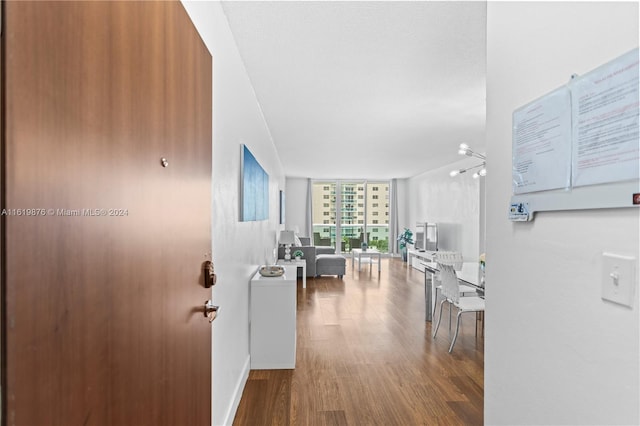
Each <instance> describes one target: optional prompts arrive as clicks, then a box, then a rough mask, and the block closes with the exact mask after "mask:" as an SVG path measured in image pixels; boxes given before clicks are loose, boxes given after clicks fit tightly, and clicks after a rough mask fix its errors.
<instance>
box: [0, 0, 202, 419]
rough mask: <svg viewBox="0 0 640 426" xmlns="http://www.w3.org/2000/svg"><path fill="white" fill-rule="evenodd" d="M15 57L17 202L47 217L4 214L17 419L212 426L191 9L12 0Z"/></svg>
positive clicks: (8, 188)
mask: <svg viewBox="0 0 640 426" xmlns="http://www.w3.org/2000/svg"><path fill="white" fill-rule="evenodd" d="M3 53H4V68H3V78H4V95H5V99H4V102H5V110H4V116H3V123H4V129H3V137H4V140H3V149H4V164H3V168H4V176H3V181H4V187H3V191H4V199H5V202H4V206H3V207H4V208H7V209H29V208H30V209H45V211H46V213H47V214H46V215H44V216H25V215H21V216H17V215H6V216H3V217H2V219H3V231H4V232H3V237H4V238H5V242H4V244H5V246H4V254H3V286H4V292H5V300H4V307H5V309H6V311H5V317H4V321H3V326H4V327H3V336H4V338H5V348H4V356H3V361H4V373H5V374H4V377H3V380H4V388H3V399H4V401H3V409H4V419H5V421H6V422H7V424H16V425H36V424H37V425H40V424H43V425H62V424H64V425H73V424H91V425H103V424H104V425H107V424H112V425H113V424H118V425H126V424H131V425H145V424H149V425H163V424H165V425H177V424H189V425H197V424H208V423H210V411H211V408H210V407H211V391H210V389H211V383H210V375H211V330H210V325H209V323H208V321H206V319H205V318H204V315H203V313H202V312H203V311H202V307H203V304H204V302H205V300H206V299H208V298H210V291H209V290H208V289H205V288H204V287H203V285H202V277H201V265H202V262H203V261H204V260H205V255H206V254H207V253H209V251H210V247H211V240H210V220H211V218H210V202H211V198H210V197H211V195H210V194H211V57H210V55H209V53H208V51H207V50H206V47H205V46H204V44H203V43H202V41H201V40H200V38H199V36H198V34H197V32H196V30H195V28H194V27H193V25H192V24H191V22H190V20H189V18H188V16H187V14H186V12H185V11H184V10H183V8H182V6H181V5H180V4H179V3H177V2H33V3H32V2H7V3H5V11H4V25H3ZM161 157H165V158H167V160H168V161H169V166H168V167H166V168H165V167H162V165H161V163H160V158H161ZM50 209H53V210H54V212H53V213H51V211H50ZM83 209H92V210H93V209H125V210H126V213H125V215H123V216H110V215H109V213H110V212H107V214H108V215H107V216H88V215H87V214H86V212H83ZM63 210H68V213H70V214H79V215H78V216H75V215H73V216H65V215H63V213H62V211H63ZM8 212H11V210H8ZM98 214H101V212H99V213H98Z"/></svg>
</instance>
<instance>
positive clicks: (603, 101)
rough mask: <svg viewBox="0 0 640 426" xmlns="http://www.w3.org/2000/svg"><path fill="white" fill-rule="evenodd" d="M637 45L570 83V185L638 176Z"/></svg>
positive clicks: (628, 178) (597, 182) (639, 168)
mask: <svg viewBox="0 0 640 426" xmlns="http://www.w3.org/2000/svg"><path fill="white" fill-rule="evenodd" d="M638 69H639V68H638V49H634V50H632V51H631V52H629V53H627V54H625V55H623V56H621V57H619V58H617V59H615V60H614V61H611V62H609V63H608V64H605V65H603V66H601V67H599V68H597V69H595V70H593V71H591V72H589V73H588V74H586V75H584V76H582V77H580V78H579V79H578V80H577V81H576V82H575V83H574V85H573V87H572V92H573V106H572V108H573V143H574V146H573V156H572V169H573V182H572V183H573V186H582V185H593V184H599V183H606V182H617V181H624V180H630V179H638V178H639V177H640V173H639V171H640V165H639V164H640V163H639V161H640V160H639V159H640V156H639V153H640V139H639V137H640V132H639V129H640V127H639V122H638V84H639V80H638Z"/></svg>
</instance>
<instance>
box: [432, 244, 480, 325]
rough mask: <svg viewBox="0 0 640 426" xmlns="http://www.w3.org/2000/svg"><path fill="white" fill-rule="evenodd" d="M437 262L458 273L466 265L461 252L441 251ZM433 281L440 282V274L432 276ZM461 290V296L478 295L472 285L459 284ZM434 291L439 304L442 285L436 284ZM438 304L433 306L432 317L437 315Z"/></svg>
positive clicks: (438, 253) (437, 255)
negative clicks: (451, 267) (450, 266)
mask: <svg viewBox="0 0 640 426" xmlns="http://www.w3.org/2000/svg"><path fill="white" fill-rule="evenodd" d="M435 260H436V262H438V263H440V264H447V265H452V266H453V268H454V269H455V270H456V271H460V270H461V269H462V264H463V263H464V258H463V256H462V253H460V252H459V251H439V252H437V253H436V256H435ZM432 279H434V280H436V281H440V273H439V272H436V273H435V274H432ZM459 288H460V294H463V295H468V294H471V295H474V296H475V295H476V294H477V292H476V288H475V287H472V286H470V285H466V284H459ZM434 289H435V292H434V295H433V296H434V300H435V301H436V302H437V300H438V290H442V283H440V284H435V285H434ZM436 302H434V304H433V312H432V315H435V314H436V307H437V306H438V304H437V303H436ZM449 328H451V315H449Z"/></svg>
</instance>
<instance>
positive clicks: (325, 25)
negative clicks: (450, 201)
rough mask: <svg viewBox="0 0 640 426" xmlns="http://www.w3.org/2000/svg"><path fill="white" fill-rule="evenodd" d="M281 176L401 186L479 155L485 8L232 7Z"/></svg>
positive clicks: (421, 4) (451, 4)
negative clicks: (465, 155)
mask: <svg viewBox="0 0 640 426" xmlns="http://www.w3.org/2000/svg"><path fill="white" fill-rule="evenodd" d="M222 4H223V9H224V12H225V14H226V16H227V19H228V21H229V25H230V27H231V31H232V33H233V36H234V38H235V40H236V43H237V46H238V49H239V51H240V55H241V57H242V60H243V61H244V64H245V67H246V69H247V73H248V75H249V78H250V80H251V83H252V85H253V87H254V90H255V93H256V97H257V100H258V102H259V104H260V107H261V108H262V111H263V114H264V117H265V120H266V123H267V126H268V127H269V130H270V132H271V135H272V138H273V142H274V143H275V146H276V148H277V150H278V153H279V156H280V159H281V161H282V165H283V167H284V171H285V174H286V175H287V176H295V177H311V178H317V179H322V178H339V179H361V178H380V179H390V178H405V177H411V176H415V175H417V174H420V173H422V172H425V171H427V170H432V169H435V168H438V167H441V166H444V165H447V164H451V163H452V162H455V161H457V160H459V159H461V158H460V157H459V155H458V154H457V148H458V145H459V144H460V143H462V142H465V143H467V144H468V145H470V146H471V147H472V148H473V149H474V150H476V151H480V152H484V145H485V140H484V132H485V99H486V95H485V86H486V84H485V83H486V78H485V69H486V67H485V64H486V3H485V2H477V1H471V2H458V1H443V2H436V1H408V2H397V1H356V2H342V1H314V2H311V1H282V2H275V1H274V2H272V1H257V2H252V1H227V2H223V3H222Z"/></svg>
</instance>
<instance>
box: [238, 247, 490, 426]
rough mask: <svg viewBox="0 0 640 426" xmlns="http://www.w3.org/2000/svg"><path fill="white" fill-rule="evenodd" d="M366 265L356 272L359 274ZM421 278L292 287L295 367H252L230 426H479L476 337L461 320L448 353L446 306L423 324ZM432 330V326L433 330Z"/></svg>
mask: <svg viewBox="0 0 640 426" xmlns="http://www.w3.org/2000/svg"><path fill="white" fill-rule="evenodd" d="M365 267H366V268H365ZM423 280H424V275H423V274H422V273H421V272H419V271H417V270H415V269H413V270H410V271H409V270H407V268H406V264H405V263H403V262H402V261H401V260H399V259H383V261H382V272H381V274H380V275H378V274H377V271H376V268H375V266H374V267H373V272H372V273H371V274H370V273H369V269H368V267H367V265H365V266H363V270H362V272H358V271H357V269H356V270H355V271H353V272H352V270H351V264H350V261H349V260H348V261H347V274H346V275H345V276H344V278H343V279H338V278H336V277H322V278H315V279H308V280H307V288H306V289H302V284H301V282H300V281H298V311H297V315H298V317H297V333H298V335H297V359H296V368H295V370H252V371H251V372H250V374H249V380H248V382H247V385H246V387H245V389H244V393H243V395H242V400H241V402H240V406H239V408H238V411H237V413H236V418H235V420H234V425H251V426H254V425H386V426H390V425H458V424H460V425H476V424H482V421H483V420H482V419H483V401H484V397H483V393H484V339H483V337H482V335H481V333H480V332H478V336H477V337H476V335H475V326H476V322H475V316H474V314H464V315H463V316H462V317H463V321H462V324H461V325H460V334H459V335H458V340H457V342H456V345H455V347H454V350H453V353H452V354H449V353H448V352H447V351H448V349H449V344H450V342H451V337H452V336H453V328H455V311H454V312H453V324H452V331H451V332H449V328H448V318H447V308H446V307H445V311H444V313H443V319H442V324H441V325H440V330H439V331H438V337H437V338H436V339H433V338H432V329H431V323H429V322H425V320H424V315H425V312H424V309H425V307H424V284H423V283H424V281H423ZM434 325H435V323H434Z"/></svg>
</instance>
